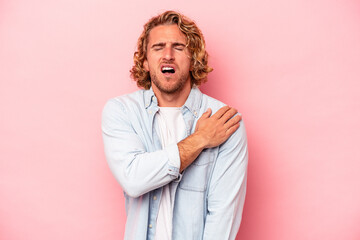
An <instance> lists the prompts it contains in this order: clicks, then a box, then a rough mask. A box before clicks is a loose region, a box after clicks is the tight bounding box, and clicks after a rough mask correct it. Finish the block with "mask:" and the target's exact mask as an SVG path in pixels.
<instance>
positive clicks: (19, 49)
mask: <svg viewBox="0 0 360 240" xmlns="http://www.w3.org/2000/svg"><path fill="white" fill-rule="evenodd" d="M166 9H175V10H179V11H181V12H183V13H184V14H185V15H188V16H189V17H191V18H193V19H195V21H196V22H197V24H198V25H199V27H200V28H201V29H202V31H203V33H204V35H205V38H206V41H207V48H208V52H209V54H210V57H211V58H210V63H211V65H212V66H213V67H214V69H215V70H214V72H213V73H211V74H210V77H209V82H208V83H207V84H206V85H204V86H203V87H202V90H203V91H204V92H205V93H207V94H209V95H211V96H213V97H215V98H217V99H219V100H222V101H224V102H226V103H228V104H230V105H232V106H235V107H236V108H237V109H238V110H239V111H240V112H241V113H242V114H243V116H244V120H245V124H246V127H247V132H248V139H249V151H250V162H249V176H248V194H247V198H246V202H245V209H244V216H243V222H242V225H241V228H240V231H239V234H238V238H237V239H241V240H252V239H259V240H263V239H267V240H288V239H292V240H297V239H299V240H300V239H301V240H307V239H327V240H338V239H347V240H355V239H360V228H359V224H360V174H359V170H360V146H359V139H360V127H359V123H360V111H359V109H360V91H359V90H360V83H359V80H360V64H359V63H360V26H359V23H360V2H359V1H355V0H344V1H337V0H313V1H306V0H292V1H289V0H273V1H259V0H251V1H237V0H227V1H194V0H184V1H181V3H180V2H177V3H176V4H175V3H170V1H160V0H154V1H143V2H140V1H123V2H120V1H110V0H106V1H104V0H92V1H88V0H78V1H70V0H64V1H40V0H32V1H21V0H12V1H10V0H8V1H6V0H3V1H0V114H1V117H0V239H6V240H20V239H21V240H23V239H24V240H25V239H36V240H45V239H46V240H47V239H54V240H57V239H59V240H60V239H61V240H63V239H74V240H75V239H88V240H95V239H110V240H111V239H114V240H115V239H122V236H123V233H124V224H125V218H126V217H125V207H124V199H123V195H122V191H121V189H120V186H119V185H118V183H117V182H116V181H115V179H114V178H113V176H112V175H111V173H110V170H109V168H108V166H107V163H106V161H105V157H104V153H103V146H102V138H101V131H100V116H101V111H102V107H103V105H104V103H105V101H106V100H107V99H109V98H110V97H114V96H117V95H121V94H124V93H128V92H131V91H134V90H136V89H137V88H136V85H135V83H134V82H133V81H132V80H131V79H130V78H129V69H130V68H131V65H132V55H133V52H134V50H135V47H136V41H137V38H138V36H139V34H140V33H141V31H142V25H143V24H144V23H145V22H146V21H147V20H148V19H149V18H150V17H152V16H154V15H156V14H158V13H160V12H162V11H163V10H166Z"/></svg>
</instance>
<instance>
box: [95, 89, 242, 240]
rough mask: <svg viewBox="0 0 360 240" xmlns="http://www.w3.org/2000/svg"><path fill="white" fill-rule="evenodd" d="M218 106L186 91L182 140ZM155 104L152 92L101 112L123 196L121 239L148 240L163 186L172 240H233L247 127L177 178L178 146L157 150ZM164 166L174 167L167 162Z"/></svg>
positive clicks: (108, 105) (194, 91) (109, 156)
mask: <svg viewBox="0 0 360 240" xmlns="http://www.w3.org/2000/svg"><path fill="white" fill-rule="evenodd" d="M222 106H224V104H223V103H221V102H220V101H218V100H216V99H214V98H211V97H209V96H207V95H205V94H202V93H201V92H200V90H199V89H198V88H197V87H194V88H192V89H191V92H190V94H189V97H188V99H187V100H186V102H185V104H184V106H182V114H183V117H184V120H185V125H186V136H189V135H190V134H192V133H193V132H194V130H195V125H196V122H197V120H198V119H199V117H201V115H202V114H203V113H204V112H205V111H206V110H207V109H208V108H211V109H212V113H215V112H216V111H217V110H218V109H219V108H221V107H222ZM158 110H159V107H158V102H157V98H156V96H155V94H154V92H153V91H152V89H150V90H139V91H136V92H134V93H131V94H128V95H124V96H120V97H116V98H113V99H111V100H109V101H108V102H107V103H106V105H105V107H104V110H103V115H102V132H103V140H104V147H105V155H106V158H107V161H108V164H109V166H110V169H111V171H112V173H113V175H114V176H115V178H116V179H117V181H118V182H119V183H120V185H121V187H122V189H123V190H124V195H125V205H126V206H125V208H126V214H127V221H126V229H125V237H124V239H126V240H153V239H154V235H155V230H156V218H157V214H158V210H159V203H160V196H161V194H162V187H163V186H164V185H166V184H173V185H174V186H175V187H174V188H173V189H175V190H174V191H176V192H175V202H174V212H173V233H172V240H190V239H194V240H200V239H204V240H207V239H214V240H224V239H235V237H236V234H237V231H238V228H239V226H240V222H241V217H242V211H243V206H244V201H245V192H246V175H247V164H248V151H247V139H246V133H245V127H244V124H243V121H241V122H240V127H239V129H238V130H237V131H236V132H235V133H234V134H233V135H232V136H231V137H230V138H229V139H228V140H227V141H226V142H224V143H223V144H221V145H220V146H218V147H215V148H208V149H205V150H203V151H202V153H201V154H200V155H199V156H198V158H197V159H196V160H195V161H194V162H193V163H192V164H191V165H190V166H189V167H188V168H186V169H185V171H183V172H182V173H181V174H180V173H179V168H178V167H176V166H172V165H171V164H170V163H171V162H173V161H180V157H179V150H178V147H177V144H173V145H169V146H167V147H166V148H164V149H162V146H161V140H160V138H159V136H158V134H157V132H158V124H157V123H156V119H157V118H155V114H156V112H157V111H158ZM170 159H171V160H172V161H170Z"/></svg>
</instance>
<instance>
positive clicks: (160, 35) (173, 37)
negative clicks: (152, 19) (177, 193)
mask: <svg viewBox="0 0 360 240" xmlns="http://www.w3.org/2000/svg"><path fill="white" fill-rule="evenodd" d="M148 40H149V45H150V46H151V45H152V44H154V43H158V42H180V43H184V44H186V36H185V34H184V33H182V32H181V31H180V30H179V28H178V26H177V25H176V24H172V25H159V26H156V27H154V28H153V29H151V30H150V33H149V39H148Z"/></svg>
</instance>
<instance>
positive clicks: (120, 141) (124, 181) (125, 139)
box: [101, 99, 180, 197]
mask: <svg viewBox="0 0 360 240" xmlns="http://www.w3.org/2000/svg"><path fill="white" fill-rule="evenodd" d="M101 128H102V136H103V141H104V150H105V156H106V159H107V161H108V164H109V167H110V170H111V171H112V173H113V175H114V176H115V178H116V180H117V181H118V182H119V183H120V185H121V187H122V189H123V190H124V191H125V192H126V193H127V195H129V196H130V197H139V196H141V195H143V194H145V193H147V192H149V191H151V190H154V189H156V188H159V187H161V186H163V185H165V184H167V183H169V182H171V181H173V180H175V179H177V178H178V177H179V176H180V173H179V166H178V164H174V162H175V163H176V162H180V155H179V149H178V147H177V144H171V145H169V146H167V147H165V148H164V149H162V150H159V151H154V152H147V151H146V148H145V145H144V143H143V142H142V141H141V138H140V137H139V135H138V134H137V133H136V131H135V130H134V128H133V126H132V124H131V120H130V119H129V115H128V114H127V113H126V110H125V108H124V106H123V105H122V103H121V102H119V101H118V100H116V99H111V100H109V101H108V102H107V103H106V105H105V107H104V109H103V113H102V124H101Z"/></svg>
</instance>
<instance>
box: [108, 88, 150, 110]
mask: <svg viewBox="0 0 360 240" xmlns="http://www.w3.org/2000/svg"><path fill="white" fill-rule="evenodd" d="M145 92H146V90H138V91H135V92H132V93H128V94H124V95H121V96H117V97H114V98H111V99H109V100H108V101H107V102H106V103H105V106H104V108H103V114H107V113H112V112H118V111H122V112H124V113H126V112H127V111H128V110H129V109H133V108H136V107H141V106H144V93H145Z"/></svg>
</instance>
